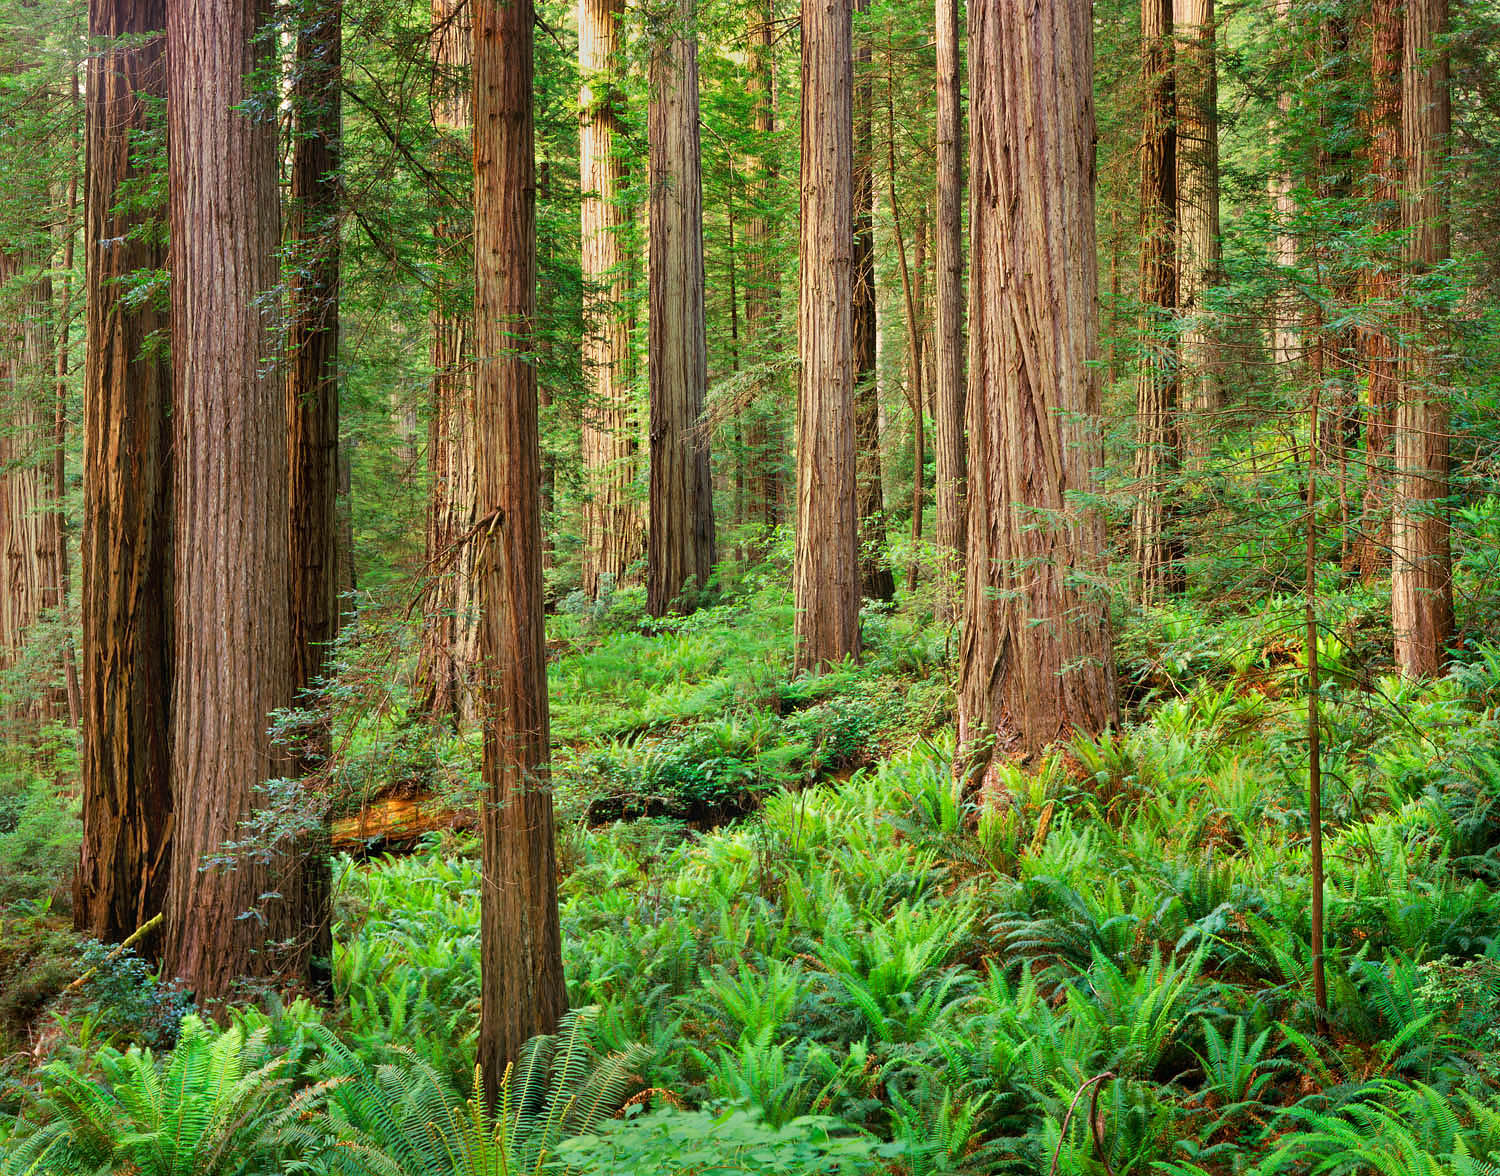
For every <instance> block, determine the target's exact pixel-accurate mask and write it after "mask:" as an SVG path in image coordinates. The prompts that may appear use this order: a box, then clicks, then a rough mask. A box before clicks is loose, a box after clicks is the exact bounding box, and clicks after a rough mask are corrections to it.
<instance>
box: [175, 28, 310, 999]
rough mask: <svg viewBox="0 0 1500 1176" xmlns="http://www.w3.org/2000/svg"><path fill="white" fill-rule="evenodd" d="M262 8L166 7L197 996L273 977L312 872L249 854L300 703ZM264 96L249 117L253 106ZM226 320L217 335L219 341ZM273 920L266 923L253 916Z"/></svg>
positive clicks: (179, 578)
mask: <svg viewBox="0 0 1500 1176" xmlns="http://www.w3.org/2000/svg"><path fill="white" fill-rule="evenodd" d="M269 17H270V6H269V4H268V3H265V2H264V0H203V2H201V3H200V4H198V5H195V6H189V5H186V4H183V5H169V6H168V10H167V79H168V81H167V85H168V98H169V102H168V113H169V121H170V130H169V134H170V136H171V144H172V151H171V160H170V178H171V193H172V196H171V219H172V305H173V320H172V363H173V387H174V397H173V406H172V415H173V425H174V440H173V463H174V465H173V513H174V525H173V534H174V540H175V559H174V573H173V588H174V624H175V635H176V643H175V649H174V662H173V681H172V798H173V806H174V825H173V839H172V886H171V889H170V891H169V894H168V900H167V919H166V950H165V959H166V969H167V974H168V975H171V976H179V977H182V978H183V979H184V980H185V981H186V982H187V986H188V988H189V989H191V990H192V991H193V992H194V993H195V994H196V996H197V998H198V1000H199V1001H200V1002H205V1001H206V1002H213V1001H216V1000H219V999H221V998H224V997H226V996H228V995H229V993H230V990H231V987H232V985H233V984H234V982H235V980H236V979H237V978H238V977H241V976H245V975H255V976H268V975H271V974H274V973H276V972H277V971H279V969H280V963H281V961H280V960H278V959H277V958H276V956H275V955H274V954H273V953H272V952H270V951H268V950H267V945H268V944H269V943H275V942H280V941H285V940H290V939H294V938H296V937H297V935H298V933H299V932H300V927H299V923H300V916H301V913H302V912H301V910H300V908H299V907H298V906H297V905H296V904H295V903H294V902H291V901H288V900H286V899H283V898H280V897H267V896H268V895H280V894H286V895H295V894H297V893H298V892H299V890H298V888H299V886H300V882H299V880H298V878H297V873H298V863H297V862H296V860H295V857H294V856H293V855H292V854H290V853H289V852H287V847H285V846H279V847H277V848H276V850H275V851H274V854H273V860H271V861H269V862H268V861H265V860H264V859H263V858H262V857H261V856H259V855H257V854H253V853H237V854H236V855H235V860H234V862H233V863H232V868H231V867H230V866H226V865H223V864H215V865H208V866H207V868H202V867H204V866H205V864H206V863H205V861H204V859H205V857H206V856H208V855H214V854H218V853H220V852H222V847H223V846H224V844H225V843H226V842H229V841H237V840H240V839H241V838H242V837H243V830H242V829H241V827H240V825H241V822H243V821H244V820H245V818H246V817H247V816H249V814H250V812H251V810H252V809H253V808H254V807H256V805H257V801H258V797H257V793H256V789H257V787H258V786H259V785H260V784H261V783H262V782H263V781H266V780H269V779H274V778H278V777H282V776H285V775H286V772H287V769H288V767H289V764H288V762H287V759H286V757H285V755H284V754H283V753H282V752H281V751H280V750H279V749H277V748H275V747H273V745H272V743H271V740H270V738H269V736H268V734H267V727H268V725H269V722H270V719H269V715H270V713H271V711H273V710H275V709H277V708H280V707H285V706H286V705H288V704H289V703H290V702H291V658H290V654H291V624H290V620H289V609H288V573H287V417H286V391H285V387H284V386H283V384H282V382H281V380H280V378H279V375H278V373H277V371H276V370H275V363H274V360H275V356H274V354H273V347H272V340H271V338H270V333H269V331H268V325H267V321H266V314H265V311H264V309H263V305H262V303H263V301H264V299H265V298H266V297H267V292H268V291H271V290H273V289H274V288H275V287H276V285H277V283H278V281H279V279H280V275H279V273H278V267H277V257H276V253H277V247H278V244H279V224H278V221H279V217H278V198H277V187H276V124H275V121H274V115H273V114H272V111H274V104H273V103H271V101H270V99H269V97H268V96H267V94H265V93H264V92H262V91H259V90H257V89H254V88H253V82H252V81H251V80H250V78H249V75H251V74H252V72H254V71H258V70H262V69H265V68H267V67H268V65H269V61H268V50H269V42H268V41H267V39H266V38H265V37H264V36H262V35H260V33H261V30H262V29H263V27H264V25H265V23H266V21H267V20H268V19H269ZM247 103H248V109H245V107H246V104H247ZM208 326H211V327H212V329H206V328H207V327H208ZM252 910H258V911H259V915H252V916H249V917H243V918H242V917H241V916H243V915H245V914H246V912H249V911H252Z"/></svg>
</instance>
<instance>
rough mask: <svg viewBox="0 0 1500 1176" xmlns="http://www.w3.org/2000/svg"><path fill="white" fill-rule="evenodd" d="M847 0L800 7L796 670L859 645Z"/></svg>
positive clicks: (817, 0) (836, 658)
mask: <svg viewBox="0 0 1500 1176" xmlns="http://www.w3.org/2000/svg"><path fill="white" fill-rule="evenodd" d="M850 22H851V17H850V9H849V0H812V2H809V3H806V4H804V5H803V6H802V200H801V211H802V232H801V251H800V254H799V257H800V262H799V270H800V275H801V278H800V286H801V289H800V297H799V304H798V314H797V350H798V355H799V357H800V359H801V361H802V362H801V368H800V372H799V377H798V379H799V385H798V395H797V552H796V560H795V564H794V567H793V571H792V586H793V591H794V594H795V596H796V603H797V620H796V653H795V665H796V668H797V669H798V670H809V669H816V668H818V667H821V666H826V665H831V664H837V663H839V662H841V661H843V660H844V659H845V658H847V657H858V656H859V645H860V641H859V600H860V591H859V587H860V586H859V518H858V510H857V496H856V485H857V479H856V465H855V441H854V354H853V350H854V348H853V344H854V331H853V305H854V300H853V279H854V274H853V256H852V253H853V241H854V232H853V225H852V223H851V218H852V214H853V203H854V202H853V174H852V164H853V150H854V144H853V139H854V123H853V88H854V70H853V57H852V53H851V27H850Z"/></svg>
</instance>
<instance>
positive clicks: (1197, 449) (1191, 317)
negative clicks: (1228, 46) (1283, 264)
mask: <svg viewBox="0 0 1500 1176" xmlns="http://www.w3.org/2000/svg"><path fill="white" fill-rule="evenodd" d="M1172 18H1173V31H1174V36H1175V38H1176V45H1175V50H1176V60H1175V63H1174V64H1175V72H1176V89H1177V258H1178V260H1177V265H1178V273H1177V283H1178V288H1177V303H1178V306H1179V308H1180V310H1181V317H1182V318H1183V320H1184V324H1183V328H1182V334H1181V338H1180V340H1179V342H1178V360H1179V364H1180V370H1181V373H1182V374H1181V379H1182V383H1183V385H1184V387H1183V393H1182V407H1183V418H1184V419H1183V428H1182V430H1181V432H1182V441H1183V448H1184V450H1185V451H1186V454H1185V456H1187V457H1188V459H1189V460H1191V461H1193V462H1194V463H1196V464H1199V465H1201V464H1202V463H1203V462H1204V461H1205V460H1206V459H1207V457H1208V453H1209V450H1210V449H1211V448H1212V443H1213V437H1214V435H1215V434H1216V432H1217V431H1218V429H1219V421H1218V414H1219V411H1220V410H1221V409H1222V408H1223V405H1224V389H1223V382H1222V377H1223V358H1222V356H1221V354H1220V351H1221V348H1220V343H1219V338H1218V331H1217V329H1216V327H1215V325H1214V323H1213V321H1212V316H1211V315H1210V313H1209V311H1208V309H1207V308H1206V307H1205V306H1204V305H1203V296H1204V292H1205V291H1207V290H1209V289H1211V288H1213V287H1214V286H1217V285H1219V284H1220V282H1222V281H1223V274H1222V269H1223V262H1222V257H1223V254H1222V251H1221V246H1220V244H1219V77H1218V59H1217V53H1216V49H1215V45H1214V38H1215V35H1216V26H1215V23H1214V0H1175V3H1174V4H1173V9H1172Z"/></svg>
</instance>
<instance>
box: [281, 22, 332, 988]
mask: <svg viewBox="0 0 1500 1176" xmlns="http://www.w3.org/2000/svg"><path fill="white" fill-rule="evenodd" d="M301 17H302V24H301V27H300V28H299V29H298V30H297V49H296V76H295V78H294V81H293V103H294V105H293V117H294V122H293V129H294V135H295V137H294V140H293V147H292V169H291V170H292V175H291V181H292V182H291V203H290V206H289V219H290V223H289V225H288V241H289V249H290V252H291V256H292V259H293V267H292V268H293V274H294V275H295V276H294V278H293V280H292V283H291V306H290V308H289V314H288V325H289V331H288V339H287V373H286V375H287V380H286V409H287V421H288V424H289V426H290V433H289V435H288V446H287V453H288V463H287V464H288V485H289V503H290V516H289V517H290V528H289V532H288V552H289V556H290V569H291V570H290V580H291V585H290V587H291V598H290V599H291V625H292V697H293V699H296V698H297V697H298V696H299V695H300V694H302V692H303V691H306V690H308V689H309V687H312V686H314V685H315V683H316V682H317V680H318V679H319V678H321V677H322V674H323V666H324V663H325V662H326V660H327V657H328V650H329V645H330V644H331V643H332V641H333V639H334V637H335V636H336V635H337V634H338V628H339V593H340V590H341V589H340V585H339V582H338V575H339V553H338V540H339V520H338V486H339V381H338V348H339V171H338V168H339V147H340V142H339V141H340V135H341V118H340V112H341V103H340V86H341V84H342V81H343V77H342V74H343V67H342V31H343V7H342V0H321V3H317V4H314V5H309V6H308V7H307V8H305V9H304V11H303V12H302V13H301ZM313 701H314V705H316V700H313ZM295 750H296V752H297V757H296V758H297V762H296V765H295V769H294V770H295V771H296V772H297V773H298V774H299V775H301V776H303V777H307V776H311V775H313V774H315V773H317V772H319V771H320V770H321V769H322V768H323V766H324V764H325V762H326V761H327V758H328V752H329V731H328V727H327V724H326V722H325V721H323V720H322V719H319V720H318V721H317V722H315V723H314V724H313V725H312V726H311V727H310V728H307V729H305V730H304V731H303V732H302V733H301V739H300V745H299V746H298V747H297V748H296V749H295ZM303 853H304V854H305V855H306V859H307V860H306V863H305V866H304V869H303V873H302V881H303V892H302V894H301V895H300V902H301V905H302V908H303V914H302V922H303V925H304V927H305V928H306V929H307V935H308V941H307V944H308V951H309V955H310V971H311V975H312V977H313V982H314V985H315V986H316V987H317V988H318V989H319V990H321V991H330V990H331V987H332V982H333V977H332V972H331V970H330V969H331V966H332V956H333V939H332V929H331V928H332V910H331V908H330V905H329V904H330V887H331V885H332V882H331V878H330V874H329V866H328V845H327V840H326V837H325V838H322V839H314V838H309V839H308V841H307V843H306V844H304V846H303ZM287 897H288V899H289V900H294V899H295V898H296V896H292V895H288V896H287Z"/></svg>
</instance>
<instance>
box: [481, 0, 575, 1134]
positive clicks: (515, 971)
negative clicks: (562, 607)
mask: <svg viewBox="0 0 1500 1176" xmlns="http://www.w3.org/2000/svg"><path fill="white" fill-rule="evenodd" d="M533 20H534V12H533V9H532V4H531V0H508V2H507V3H499V2H497V0H477V2H476V3H475V4H474V7H473V22H474V56H473V62H474V126H475V127H476V132H475V136H474V257H475V267H474V268H475V297H474V312H475V314H474V317H475V323H476V328H477V329H476V333H475V344H476V348H475V351H476V355H477V359H476V372H475V382H474V393H475V397H474V399H475V421H476V437H477V438H478V441H479V443H478V444H477V446H476V447H475V448H476V452H477V455H478V484H479V514H480V517H479V519H478V520H477V523H478V529H479V536H478V539H477V543H478V557H477V561H476V570H477V573H478V582H479V598H480V604H481V610H482V614H483V620H482V623H481V625H480V658H479V667H480V669H479V672H480V675H481V680H482V685H483V700H484V705H483V723H484V757H483V777H484V794H483V798H482V804H481V808H480V828H481V831H482V838H483V858H482V870H483V880H484V885H483V887H482V890H481V897H480V974H481V982H480V1015H479V1065H480V1068H481V1072H482V1074H483V1085H484V1094H485V1097H486V1099H487V1100H488V1101H489V1102H490V1104H491V1105H492V1106H493V1105H494V1101H495V1095H496V1091H497V1090H498V1088H499V1084H500V1079H501V1075H502V1074H503V1073H504V1069H505V1065H506V1063H507V1062H513V1061H516V1060H518V1059H519V1057H520V1052H521V1046H522V1045H524V1044H525V1042H526V1039H527V1038H529V1037H532V1036H534V1035H536V1034H538V1033H550V1032H552V1031H553V1030H554V1029H555V1028H556V1027H557V1022H558V1018H559V1017H560V1016H561V1015H562V1013H563V1010H564V1009H565V1008H566V1007H567V990H566V988H565V987H564V985H563V971H562V940H561V932H560V930H559V927H558V918H557V863H556V859H555V853H556V851H555V847H554V827H553V815H552V782H551V775H550V769H549V746H548V745H549V728H548V712H547V648H546V638H545V635H544V632H543V626H542V526H541V447H540V443H539V438H538V431H537V382H536V366H535V364H534V363H533V358H534V357H533V355H532V351H533V348H534V334H535V319H536V176H535V171H536V160H535V154H534V152H535V144H534V135H533V123H532V118H533V115H532V103H533V86H532V22H533Z"/></svg>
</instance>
